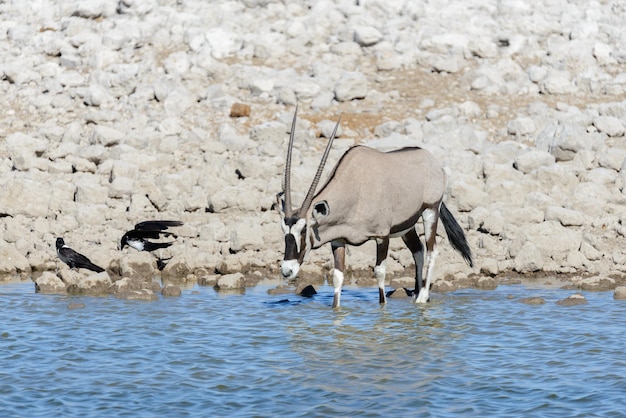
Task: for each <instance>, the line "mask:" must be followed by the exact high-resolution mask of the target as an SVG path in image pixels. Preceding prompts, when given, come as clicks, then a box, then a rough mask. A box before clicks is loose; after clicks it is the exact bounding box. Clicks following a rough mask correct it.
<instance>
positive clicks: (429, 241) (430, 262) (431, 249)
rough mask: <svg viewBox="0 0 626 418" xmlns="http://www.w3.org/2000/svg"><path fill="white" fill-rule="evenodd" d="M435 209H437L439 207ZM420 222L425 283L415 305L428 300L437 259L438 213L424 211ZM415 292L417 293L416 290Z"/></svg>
mask: <svg viewBox="0 0 626 418" xmlns="http://www.w3.org/2000/svg"><path fill="white" fill-rule="evenodd" d="M436 207H437V208H438V207H439V206H436ZM422 220H423V221H424V240H425V241H426V283H425V284H424V286H423V287H422V288H421V289H419V293H418V295H417V298H416V299H415V302H416V303H426V302H428V299H429V298H430V294H429V292H430V285H431V283H432V280H433V272H434V270H435V259H436V258H437V249H436V244H437V243H436V240H437V222H438V221H439V212H438V211H437V210H436V209H431V208H429V209H425V210H424V212H422ZM415 290H416V291H417V289H415Z"/></svg>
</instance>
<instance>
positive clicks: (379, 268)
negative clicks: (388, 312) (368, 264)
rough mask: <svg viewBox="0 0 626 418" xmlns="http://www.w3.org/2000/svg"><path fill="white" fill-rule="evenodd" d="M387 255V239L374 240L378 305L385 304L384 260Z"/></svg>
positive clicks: (385, 270)
mask: <svg viewBox="0 0 626 418" xmlns="http://www.w3.org/2000/svg"><path fill="white" fill-rule="evenodd" d="M388 253H389V237H386V238H378V239H376V266H374V276H376V281H377V282H378V303H387V299H386V298H385V274H386V273H387V269H386V267H385V260H386V259H387V254H388Z"/></svg>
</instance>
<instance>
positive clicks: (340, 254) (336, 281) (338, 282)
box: [330, 241, 346, 308]
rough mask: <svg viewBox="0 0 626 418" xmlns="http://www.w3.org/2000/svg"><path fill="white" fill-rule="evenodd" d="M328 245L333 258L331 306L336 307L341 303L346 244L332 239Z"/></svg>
mask: <svg viewBox="0 0 626 418" xmlns="http://www.w3.org/2000/svg"><path fill="white" fill-rule="evenodd" d="M330 245H331V247H332V249H333V259H334V269H333V286H335V295H334V297H333V308H338V307H339V305H340V303H341V287H342V286H343V272H344V269H345V266H346V244H344V243H342V242H337V241H333V242H331V244H330Z"/></svg>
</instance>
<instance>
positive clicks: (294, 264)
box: [280, 217, 306, 279]
mask: <svg viewBox="0 0 626 418" xmlns="http://www.w3.org/2000/svg"><path fill="white" fill-rule="evenodd" d="M282 228H283V233H284V234H285V258H284V259H283V261H282V263H281V264H280V271H281V273H282V275H283V277H284V278H286V279H295V278H296V276H298V271H299V270H300V264H302V261H303V260H304V256H305V254H306V219H304V218H299V219H298V218H295V217H291V218H285V217H283V219H282Z"/></svg>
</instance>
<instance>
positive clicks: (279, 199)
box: [276, 192, 285, 217]
mask: <svg viewBox="0 0 626 418" xmlns="http://www.w3.org/2000/svg"><path fill="white" fill-rule="evenodd" d="M276 207H277V208H278V212H280V214H281V216H283V217H284V216H285V192H280V193H276Z"/></svg>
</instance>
